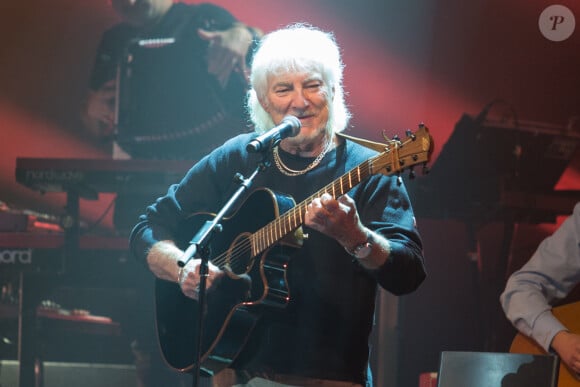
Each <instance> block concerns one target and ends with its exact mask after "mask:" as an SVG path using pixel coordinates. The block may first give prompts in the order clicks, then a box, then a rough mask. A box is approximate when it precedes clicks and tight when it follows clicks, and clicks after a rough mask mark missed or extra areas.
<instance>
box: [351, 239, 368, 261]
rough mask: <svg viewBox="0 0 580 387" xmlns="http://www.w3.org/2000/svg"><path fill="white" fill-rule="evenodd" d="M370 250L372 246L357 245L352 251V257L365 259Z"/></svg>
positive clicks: (366, 244)
mask: <svg viewBox="0 0 580 387" xmlns="http://www.w3.org/2000/svg"><path fill="white" fill-rule="evenodd" d="M371 250H372V244H371V243H370V242H367V243H365V244H362V245H359V246H357V247H356V248H355V250H354V256H355V257H356V258H358V259H362V258H366V257H368V256H369V254H370V253H371Z"/></svg>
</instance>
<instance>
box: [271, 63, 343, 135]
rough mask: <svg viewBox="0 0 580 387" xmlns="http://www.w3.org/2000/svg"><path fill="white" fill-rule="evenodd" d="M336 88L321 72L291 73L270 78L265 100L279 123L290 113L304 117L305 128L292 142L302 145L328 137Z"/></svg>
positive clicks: (303, 124) (276, 122)
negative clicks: (330, 109) (329, 86)
mask: <svg viewBox="0 0 580 387" xmlns="http://www.w3.org/2000/svg"><path fill="white" fill-rule="evenodd" d="M331 100H332V91H329V88H328V86H327V85H326V84H325V83H324V81H323V78H322V75H321V74H319V73H317V72H298V73H293V72H288V73H283V74H279V75H278V74H277V75H270V76H269V77H268V88H267V91H266V93H265V95H264V98H263V100H262V101H261V104H262V106H263V107H264V109H265V110H266V111H267V112H268V114H270V116H271V117H272V120H273V121H274V123H275V124H276V125H277V124H279V123H280V122H281V121H282V119H283V118H284V117H285V116H287V115H293V116H296V117H298V118H299V119H300V122H301V124H302V128H301V129H300V133H299V134H298V135H297V136H295V137H289V138H286V139H285V140H284V141H285V142H286V143H288V144H294V145H300V144H308V143H313V142H315V141H317V140H318V141H320V140H321V139H322V138H324V135H325V132H326V125H327V123H328V115H329V111H328V109H329V104H330V101H331Z"/></svg>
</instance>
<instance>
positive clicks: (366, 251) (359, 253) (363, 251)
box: [346, 233, 373, 259]
mask: <svg viewBox="0 0 580 387" xmlns="http://www.w3.org/2000/svg"><path fill="white" fill-rule="evenodd" d="M372 250H373V242H372V238H371V235H370V233H369V234H367V240H366V241H365V242H363V243H361V244H358V245H356V246H355V247H354V248H353V249H352V251H351V250H349V249H346V251H347V252H348V253H349V254H350V255H352V256H353V257H355V258H356V259H365V258H367V257H368V256H369V255H370V253H371V251H372Z"/></svg>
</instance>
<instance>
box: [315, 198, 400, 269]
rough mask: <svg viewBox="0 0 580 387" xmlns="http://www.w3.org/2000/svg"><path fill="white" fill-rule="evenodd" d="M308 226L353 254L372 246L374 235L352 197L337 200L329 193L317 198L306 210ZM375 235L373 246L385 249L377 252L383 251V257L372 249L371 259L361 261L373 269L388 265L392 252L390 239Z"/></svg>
mask: <svg viewBox="0 0 580 387" xmlns="http://www.w3.org/2000/svg"><path fill="white" fill-rule="evenodd" d="M305 224H306V225H307V226H309V227H311V228H313V229H315V230H317V231H320V232H321V233H323V234H325V235H328V236H329V237H331V238H334V239H335V240H336V241H338V243H340V244H341V245H342V246H343V247H344V248H345V249H346V250H347V251H349V252H352V251H354V250H355V249H356V247H357V246H359V245H363V244H365V243H366V242H368V241H369V238H370V237H369V235H370V233H371V231H370V230H368V229H367V228H365V227H364V225H363V224H362V222H361V221H360V218H359V215H358V211H357V209H356V204H355V202H354V200H353V199H352V198H351V197H350V196H348V195H342V196H340V197H339V198H338V199H334V198H333V197H332V195H330V194H329V193H324V194H322V195H321V196H320V197H318V198H315V199H314V200H313V201H312V202H311V203H310V204H309V205H308V206H307V207H306V213H305ZM372 235H373V236H372V239H373V243H372V245H371V246H374V245H377V246H381V247H380V248H379V249H376V248H375V249H374V250H377V251H380V254H377V253H376V252H375V253H374V254H373V250H372V247H371V250H370V252H369V256H368V257H364V258H363V259H360V258H359V262H361V264H363V266H365V267H367V268H369V269H371V268H377V267H380V266H381V265H382V264H383V263H384V262H385V260H386V258H387V256H388V250H389V249H388V241H387V240H386V239H384V238H382V237H381V236H379V235H377V234H372ZM385 251H386V253H385ZM357 258H358V257H357Z"/></svg>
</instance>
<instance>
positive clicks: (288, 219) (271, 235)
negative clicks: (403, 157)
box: [251, 160, 372, 256]
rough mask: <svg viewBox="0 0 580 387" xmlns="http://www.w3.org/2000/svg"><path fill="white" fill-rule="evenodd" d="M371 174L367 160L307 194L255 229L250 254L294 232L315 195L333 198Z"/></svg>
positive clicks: (260, 250)
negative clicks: (298, 201) (328, 195)
mask: <svg viewBox="0 0 580 387" xmlns="http://www.w3.org/2000/svg"><path fill="white" fill-rule="evenodd" d="M371 174H372V165H371V161H370V160H367V161H365V162H363V163H361V164H360V165H358V166H357V167H355V168H353V169H351V170H350V171H349V172H347V173H345V174H344V175H342V176H341V177H339V178H338V179H336V180H334V181H333V182H331V183H330V184H328V185H326V186H325V187H323V188H322V189H320V190H318V191H317V192H316V193H314V194H312V195H311V196H309V197H308V198H307V199H306V200H304V201H302V202H301V203H300V204H298V205H296V206H295V207H293V208H292V209H291V210H289V211H288V212H286V213H285V214H283V215H281V216H279V217H278V218H276V220H274V221H272V222H270V223H269V224H267V225H266V226H264V227H262V228H261V229H259V230H258V231H256V232H255V233H254V234H253V235H252V236H251V244H252V255H253V256H256V255H258V254H260V253H261V252H263V251H265V250H266V249H268V248H269V247H270V246H273V245H275V244H276V243H277V242H279V241H280V240H281V239H283V238H284V237H285V236H286V235H288V234H290V233H292V232H294V231H295V230H296V229H297V228H298V227H300V226H301V225H302V224H303V223H304V214H305V213H306V206H307V205H308V204H309V203H311V202H312V200H314V199H315V198H317V197H320V196H321V195H322V194H324V193H328V194H330V195H332V197H333V198H335V199H336V198H337V197H340V196H341V195H344V194H345V193H346V192H348V191H350V190H351V189H352V188H353V187H355V186H356V185H358V184H359V183H360V182H361V181H363V180H364V179H365V178H366V177H367V176H370V175H371Z"/></svg>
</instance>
